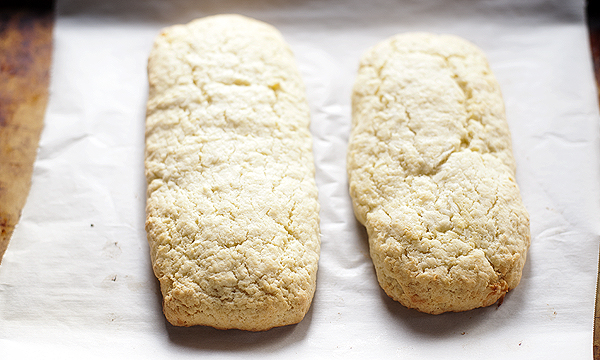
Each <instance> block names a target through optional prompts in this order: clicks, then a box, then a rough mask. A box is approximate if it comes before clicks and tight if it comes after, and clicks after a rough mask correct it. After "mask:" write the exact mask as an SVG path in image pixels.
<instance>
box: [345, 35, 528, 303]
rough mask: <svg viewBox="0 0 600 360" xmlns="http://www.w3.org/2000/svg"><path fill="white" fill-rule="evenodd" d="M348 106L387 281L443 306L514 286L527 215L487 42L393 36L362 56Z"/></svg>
mask: <svg viewBox="0 0 600 360" xmlns="http://www.w3.org/2000/svg"><path fill="white" fill-rule="evenodd" d="M352 112H353V123H352V131H351V137H350V143H349V150H348V176H349V185H350V194H351V197H352V200H353V205H354V210H355V214H356V217H357V219H358V220H359V221H360V222H361V223H362V224H364V225H365V227H366V229H367V232H368V236H369V244H370V252H371V257H372V260H373V263H374V266H375V269H376V272H377V277H378V280H379V283H380V285H381V287H382V288H383V290H385V292H386V293H387V294H388V295H389V296H390V297H391V298H393V299H394V300H397V301H399V302H400V303H402V304H403V305H405V306H407V307H409V308H414V309H417V310H420V311H422V312H426V313H431V314H439V313H443V312H447V311H464V310H469V309H473V308H477V307H482V306H488V305H491V304H493V303H495V302H496V301H497V300H498V299H500V298H501V297H503V296H504V294H505V293H506V292H507V291H509V290H510V289H513V288H514V287H515V286H517V284H518V283H519V281H520V278H521V272H522V269H523V265H524V263H525V258H526V253H527V249H528V247H529V243H530V231H529V216H528V214H527V212H526V210H525V208H524V206H523V204H522V201H521V197H520V194H519V188H518V187H517V184H516V182H515V162H514V159H513V155H512V150H511V139H510V133H509V130H508V125H507V122H506V119H505V112H504V104H503V100H502V96H501V93H500V88H499V86H498V83H497V81H496V79H495V78H494V76H493V74H492V72H491V70H490V68H489V66H488V64H487V61H486V58H485V56H484V54H483V53H482V52H481V51H480V50H479V49H478V48H476V47H475V46H474V45H472V44H471V43H469V42H467V41H465V40H463V39H460V38H458V37H455V36H448V35H434V34H426V33H412V34H411V33H409V34H401V35H397V36H394V37H392V38H390V39H387V40H385V41H383V42H381V43H379V44H377V45H376V46H374V47H373V48H371V49H370V50H368V51H367V52H366V53H365V54H364V56H363V57H362V59H361V62H360V68H359V71H358V77H357V79H356V83H355V86H354V91H353V96H352Z"/></svg>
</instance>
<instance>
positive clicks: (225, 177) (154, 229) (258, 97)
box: [146, 15, 320, 330]
mask: <svg viewBox="0 0 600 360" xmlns="http://www.w3.org/2000/svg"><path fill="white" fill-rule="evenodd" d="M148 77H149V83H150V91H149V99H148V105H147V120H146V177H147V181H148V199H147V222H146V230H147V233H148V240H149V244H150V248H151V255H152V262H153V268H154V272H155V274H156V276H157V278H158V279H159V280H160V284H161V291H162V294H163V299H164V303H163V309H164V312H165V315H166V317H167V319H168V320H169V321H170V322H171V323H173V324H174V325H184V326H190V325H210V326H213V327H216V328H223V329H226V328H238V329H245V330H266V329H269V328H271V327H274V326H282V325H287V324H293V323H297V322H299V321H300V320H301V319H302V318H303V317H304V315H305V313H306V312H307V311H308V308H309V307H310V303H311V300H312V297H313V294H314V291H315V281H316V272H317V262H318V258H319V241H320V240H319V218H318V212H319V205H318V202H317V189H316V185H315V181H314V160H313V156H312V140H311V135H310V133H309V130H308V126H309V110H308V105H307V102H306V98H305V93H304V85H303V83H302V81H301V79H300V76H299V73H298V70H297V68H296V64H295V60H294V58H293V55H292V53H291V51H290V50H289V48H288V46H287V45H286V43H285V42H284V40H283V39H282V37H281V34H280V33H279V32H278V31H277V30H275V29H274V28H273V27H271V26H270V25H267V24H265V23H262V22H259V21H256V20H253V19H249V18H245V17H242V16H238V15H219V16H213V17H208V18H204V19H200V20H196V21H193V22H191V23H189V24H187V25H176V26H172V27H170V28H167V29H165V30H163V31H162V33H161V34H160V35H159V36H158V37H157V39H156V41H155V44H154V47H153V49H152V51H151V54H150V57H149V62H148Z"/></svg>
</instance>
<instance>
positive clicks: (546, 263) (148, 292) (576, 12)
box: [0, 0, 600, 359]
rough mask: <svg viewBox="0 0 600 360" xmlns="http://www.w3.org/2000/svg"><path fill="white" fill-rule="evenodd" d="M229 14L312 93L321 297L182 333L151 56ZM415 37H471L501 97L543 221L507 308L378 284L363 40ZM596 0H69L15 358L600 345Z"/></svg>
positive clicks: (524, 181) (489, 354) (475, 352)
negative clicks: (158, 231)
mask: <svg viewBox="0 0 600 360" xmlns="http://www.w3.org/2000/svg"><path fill="white" fill-rule="evenodd" d="M218 13H241V14H244V15H247V16H251V17H254V18H257V19H259V20H263V21H266V22H269V23H271V24H273V25H274V26H276V27H277V28H279V30H281V32H282V33H283V35H284V37H285V38H286V40H287V41H288V42H289V44H290V46H291V47H292V49H293V51H294V53H295V55H296V58H297V61H298V63H299V67H300V70H301V72H302V75H303V77H304V80H305V82H306V86H307V93H308V99H309V102H310V106H311V113H312V114H311V115H312V124H311V131H312V133H313V136H314V154H315V161H316V167H317V174H316V179H317V184H318V187H319V200H320V203H321V207H322V210H321V233H322V251H321V259H320V262H319V272H318V278H317V284H318V285H317V292H316V294H315V298H314V301H313V304H312V307H311V310H310V311H309V313H308V315H307V316H306V318H305V319H304V320H303V321H302V322H301V323H300V324H298V325H294V326H287V327H283V328H277V329H273V330H270V331H267V332H262V333H250V332H243V331H236V330H232V331H219V330H214V329H212V328H206V327H192V328H176V327H173V326H171V325H169V324H168V323H167V322H166V321H165V319H164V317H163V315H162V313H161V308H160V302H161V297H160V293H159V288H158V283H157V281H156V280H155V278H154V276H153V274H152V271H151V266H150V259H149V250H148V245H147V243H146V237H145V232H144V206H145V180H144V175H143V156H144V119H145V102H146V98H147V94H146V92H147V79H146V61H147V56H148V52H149V49H150V47H151V45H152V42H153V40H154V37H155V36H156V35H157V34H158V32H159V31H160V29H161V28H162V27H164V26H168V25H171V24H175V23H186V22H188V21H190V20H192V19H194V18H197V17H202V16H206V15H212V14H218ZM406 31H431V32H438V33H451V34H456V35H459V36H463V37H465V38H466V39H468V40H470V41H472V42H474V43H475V44H477V45H478V46H479V47H481V48H482V49H483V50H484V51H485V53H486V54H487V55H488V59H489V62H490V65H491V67H492V69H493V71H494V72H495V74H496V76H497V78H498V80H499V82H500V85H501V87H502V90H503V94H504V98H505V102H506V109H507V117H508V121H509V124H510V128H511V131H512V134H513V147H514V153H515V157H516V160H517V168H518V170H517V181H518V183H519V185H520V187H521V192H522V196H523V200H524V202H525V205H526V207H527V209H528V210H529V212H530V215H531V231H532V245H531V248H530V252H529V257H528V260H527V264H526V266H525V269H524V273H523V278H522V281H521V284H520V285H519V286H518V287H517V288H516V289H515V290H513V291H511V292H510V293H509V294H508V295H507V296H506V299H505V301H504V303H503V304H502V306H500V307H497V306H491V307H488V308H485V309H477V310H473V311H469V312H465V313H458V314H443V315H438V316H432V315H427V314H422V313H419V312H416V311H414V310H408V309H406V308H404V307H402V306H401V305H400V304H398V303H396V302H394V301H392V300H390V299H389V298H388V297H387V296H386V295H385V294H384V293H383V292H382V291H381V290H380V288H379V286H378V284H377V280H376V277H375V273H374V270H373V267H372V264H371V262H370V259H369V256H368V246H367V240H366V233H365V231H364V229H363V228H362V227H361V226H360V225H359V224H358V223H357V222H356V220H355V218H354V215H353V213H352V208H351V203H350V199H349V195H348V191H347V179H346V171H345V151H346V146H347V139H348V134H349V130H350V91H351V87H352V83H353V81H354V76H355V72H356V69H357V66H358V59H359V57H360V55H361V54H362V52H363V51H364V50H366V49H367V48H368V47H370V46H372V45H374V44H375V43H376V42H378V41H380V40H383V39H385V38H387V37H389V36H391V35H394V34H396V33H399V32H406ZM596 94H597V93H596V89H595V85H594V82H593V73H592V66H591V61H590V51H589V45H588V38H587V30H586V28H585V23H584V3H583V1H562V2H559V1H549V0H548V1H545V0H535V1H528V2H522V1H518V0H504V1H470V0H462V1H442V0H425V1H418V2H417V1H392V0H377V1H370V2H369V1H360V0H351V1H346V2H342V1H309V0H300V1H291V0H290V1H269V0H262V1H242V0H239V1H236V0H225V1H204V2H198V1H187V0H176V1H142V0H132V1H118V0H92V1H85V2H83V1H75V0H72V1H58V15H57V21H56V26H55V49H54V59H53V69H52V80H51V88H50V102H49V105H48V109H47V116H46V126H45V129H44V131H43V134H42V138H41V142H40V149H39V154H38V158H37V161H36V163H35V168H34V176H33V184H32V189H31V192H30V195H29V198H28V201H27V204H26V206H25V208H24V210H23V214H22V218H21V222H20V224H19V225H18V227H17V229H16V231H15V233H14V235H13V238H12V240H11V243H10V245H9V248H8V250H7V252H6V254H5V256H4V259H3V262H2V265H0V349H1V353H2V357H3V358H4V357H6V358H11V355H12V356H19V357H20V358H33V357H43V358H45V359H48V358H70V357H72V356H85V357H86V358H94V357H98V358H106V357H108V356H110V357H111V358H128V359H130V358H163V357H165V356H177V357H178V358H183V359H186V358H198V357H201V358H204V359H211V358H214V359H227V358H238V357H244V358H263V359H270V358H277V359H279V358H284V357H287V358H306V357H307V356H317V357H335V358H364V357H369V358H375V357H384V356H385V357H397V358H403V359H417V358H450V359H453V358H464V357H475V356H476V357H479V358H486V359H505V358H514V359H519V358H531V357H533V358H577V359H586V358H588V359H591V357H592V320H593V306H594V294H595V291H594V290H595V280H596V269H597V258H598V240H599V234H600V228H599V225H600V201H599V200H600V188H599V187H600V171H599V170H600V166H599V165H600V161H599V160H600V159H599V154H600V152H599V150H600V149H599V134H600V131H599V130H600V129H599V121H598V120H599V115H598V103H597V98H596Z"/></svg>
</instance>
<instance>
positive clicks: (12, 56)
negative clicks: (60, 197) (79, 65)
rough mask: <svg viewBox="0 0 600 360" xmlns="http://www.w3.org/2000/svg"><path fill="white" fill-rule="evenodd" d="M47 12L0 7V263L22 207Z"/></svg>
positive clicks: (40, 113) (44, 65) (37, 119)
mask: <svg viewBox="0 0 600 360" xmlns="http://www.w3.org/2000/svg"><path fill="white" fill-rule="evenodd" d="M53 24H54V14H53V11H52V6H47V5H46V6H43V7H41V8H40V7H36V8H33V9H18V8H2V7H0V261H1V260H2V256H3V255H4V252H5V251H6V247H7V246H8V242H9V240H10V237H11V235H12V233H13V230H14V228H15V226H16V224H17V222H18V221H19V218H20V215H21V209H22V208H23V206H24V205H25V201H26V199H27V195H28V193H29V188H30V185H31V175H32V171H33V162H34V161H35V157H36V153H37V148H38V142H39V137H40V133H41V130H42V127H43V123H44V114H45V110H46V104H47V102H48V85H49V78H50V63H51V57H52V30H53Z"/></svg>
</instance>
